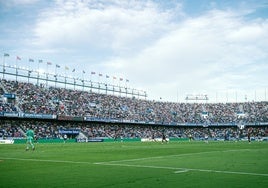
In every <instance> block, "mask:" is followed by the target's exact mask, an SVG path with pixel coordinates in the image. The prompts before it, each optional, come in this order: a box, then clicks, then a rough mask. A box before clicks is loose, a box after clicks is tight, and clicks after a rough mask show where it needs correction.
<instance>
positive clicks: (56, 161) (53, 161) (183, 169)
mask: <svg viewBox="0 0 268 188" xmlns="http://www.w3.org/2000/svg"><path fill="white" fill-rule="evenodd" d="M243 150H245V151H248V150H249V149H241V150H226V151H211V152H199V153H188V154H179V155H167V156H158V157H147V158H137V159H129V160H120V161H110V162H97V163H92V162H83V161H63V160H45V159H30V158H28V159H27V158H26V159H23V158H12V157H1V156H0V159H1V160H0V161H1V162H4V160H17V161H34V162H50V163H69V164H90V165H92V164H95V165H107V166H122V167H136V168H153V169H169V170H175V171H174V173H184V172H188V171H199V172H214V173H225V174H240V175H254V176H268V174H260V173H251V172H235V171H221V170H209V169H194V168H177V167H166V166H150V165H131V164H123V163H120V162H131V161H139V160H150V159H158V158H167V157H180V156H189V155H198V154H207V153H213V152H236V151H243Z"/></svg>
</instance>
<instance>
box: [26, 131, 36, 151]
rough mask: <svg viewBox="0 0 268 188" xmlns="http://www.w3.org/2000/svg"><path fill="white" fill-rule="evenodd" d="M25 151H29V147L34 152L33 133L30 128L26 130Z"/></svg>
mask: <svg viewBox="0 0 268 188" xmlns="http://www.w3.org/2000/svg"><path fill="white" fill-rule="evenodd" d="M26 139H27V140H26V151H28V150H29V147H31V148H32V150H35V147H34V144H33V139H34V131H33V130H32V129H31V128H28V130H27V131H26Z"/></svg>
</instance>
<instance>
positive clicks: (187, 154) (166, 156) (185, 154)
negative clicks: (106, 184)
mask: <svg viewBox="0 0 268 188" xmlns="http://www.w3.org/2000/svg"><path fill="white" fill-rule="evenodd" d="M250 150H251V149H236V150H225V151H222V150H218V151H204V152H198V153H183V154H177V155H163V156H157V157H144V158H136V159H125V160H118V161H107V162H98V164H101V163H104V164H106V163H121V162H132V161H143V160H150V159H163V158H168V157H184V156H194V155H202V154H209V153H217V152H219V153H220V152H224V153H225V152H237V151H250Z"/></svg>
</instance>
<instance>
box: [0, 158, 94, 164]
mask: <svg viewBox="0 0 268 188" xmlns="http://www.w3.org/2000/svg"><path fill="white" fill-rule="evenodd" d="M0 159H4V160H16V161H33V162H49V163H70V164H93V163H91V162H83V161H61V160H46V159H23V158H14V157H0Z"/></svg>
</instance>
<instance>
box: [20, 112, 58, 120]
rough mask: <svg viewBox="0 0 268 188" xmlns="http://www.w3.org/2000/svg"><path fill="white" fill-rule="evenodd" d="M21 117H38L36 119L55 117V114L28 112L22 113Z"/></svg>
mask: <svg viewBox="0 0 268 188" xmlns="http://www.w3.org/2000/svg"><path fill="white" fill-rule="evenodd" d="M21 115H22V117H23V118H38V119H56V118H57V116H56V115H50V114H29V113H22V114H21Z"/></svg>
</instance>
